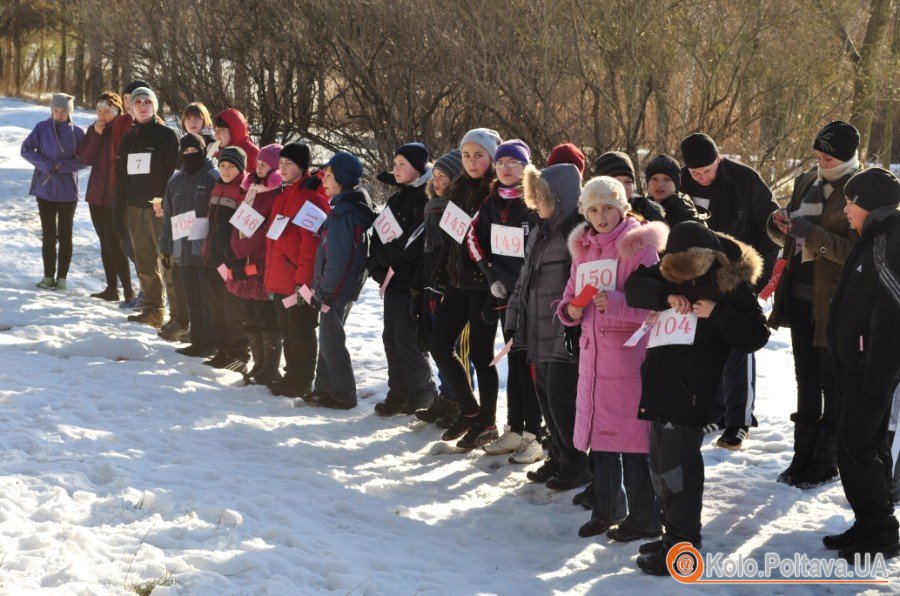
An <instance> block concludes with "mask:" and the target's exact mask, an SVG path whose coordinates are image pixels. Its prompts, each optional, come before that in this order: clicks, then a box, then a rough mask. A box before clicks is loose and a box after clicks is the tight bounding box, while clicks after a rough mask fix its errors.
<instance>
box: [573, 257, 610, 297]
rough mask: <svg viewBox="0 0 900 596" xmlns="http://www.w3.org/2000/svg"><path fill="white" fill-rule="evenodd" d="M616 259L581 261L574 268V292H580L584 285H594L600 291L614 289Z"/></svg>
mask: <svg viewBox="0 0 900 596" xmlns="http://www.w3.org/2000/svg"><path fill="white" fill-rule="evenodd" d="M616 264H617V262H616V260H615V259H603V260H600V261H590V262H588V263H582V264H581V265H579V266H578V269H576V270H575V294H576V295H578V294H581V290H583V289H584V287H585V286H594V287H595V288H597V290H599V291H601V292H607V291H613V290H615V289H616Z"/></svg>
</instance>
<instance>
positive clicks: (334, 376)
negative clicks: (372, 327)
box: [315, 300, 357, 404]
mask: <svg viewBox="0 0 900 596" xmlns="http://www.w3.org/2000/svg"><path fill="white" fill-rule="evenodd" d="M330 306H331V308H330V309H329V311H328V312H327V313H320V314H319V327H320V329H319V360H318V362H317V363H316V385H315V390H316V392H318V393H327V394H329V395H331V396H332V397H333V398H334V399H335V400H337V401H340V402H344V403H348V404H356V403H357V396H356V377H355V376H354V375H353V363H352V362H351V360H350V352H348V351H347V335H346V333H345V332H344V325H345V324H346V323H347V315H349V314H350V308H351V307H352V306H353V303H352V302H349V301H343V300H334V301H333V303H332V304H331V305H330Z"/></svg>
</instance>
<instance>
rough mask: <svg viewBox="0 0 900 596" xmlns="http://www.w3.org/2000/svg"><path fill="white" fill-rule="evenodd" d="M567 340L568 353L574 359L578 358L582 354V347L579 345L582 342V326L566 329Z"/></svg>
mask: <svg viewBox="0 0 900 596" xmlns="http://www.w3.org/2000/svg"><path fill="white" fill-rule="evenodd" d="M565 340H566V352H568V353H569V356H571V357H572V358H578V355H579V354H580V353H581V346H580V345H579V342H580V341H581V326H580V325H579V326H577V327H566V329H565Z"/></svg>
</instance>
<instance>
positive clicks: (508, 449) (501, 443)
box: [484, 424, 522, 455]
mask: <svg viewBox="0 0 900 596" xmlns="http://www.w3.org/2000/svg"><path fill="white" fill-rule="evenodd" d="M521 442H522V436H521V435H520V434H519V433H514V432H513V431H512V430H510V428H509V425H508V424H507V425H506V426H504V427H503V434H502V435H500V437H499V438H498V439H497V440H496V441H494V442H493V443H488V444H487V445H485V446H484V450H485V451H486V452H488V453H490V454H491V455H503V454H504V453H512V452H513V451H515V450H516V448H518V446H519V443H521Z"/></svg>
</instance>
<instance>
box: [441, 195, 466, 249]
mask: <svg viewBox="0 0 900 596" xmlns="http://www.w3.org/2000/svg"><path fill="white" fill-rule="evenodd" d="M470 225H472V218H471V217H469V216H468V215H466V212H465V211H463V210H462V209H460V208H459V207H457V206H456V205H455V204H453V202H452V201H451V202H449V203H447V208H446V209H444V215H442V216H441V223H440V228H441V229H442V230H444V231H445V232H446V233H447V235H448V236H450V237H451V238H453V240H455V241H456V242H457V243H458V244H462V241H463V239H464V238H465V237H466V232H468V231H469V226H470Z"/></svg>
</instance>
